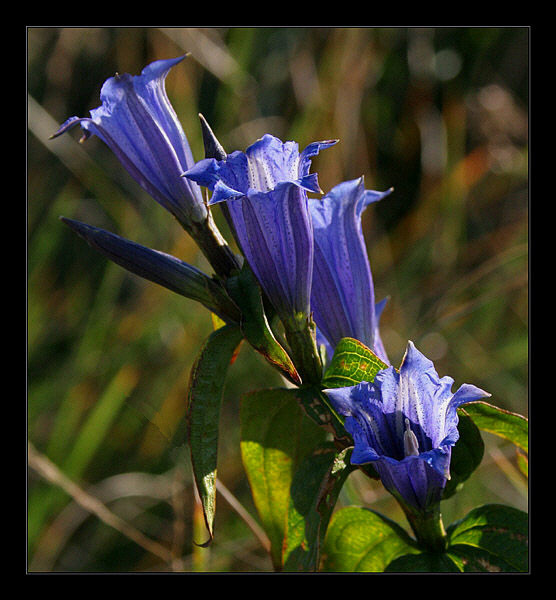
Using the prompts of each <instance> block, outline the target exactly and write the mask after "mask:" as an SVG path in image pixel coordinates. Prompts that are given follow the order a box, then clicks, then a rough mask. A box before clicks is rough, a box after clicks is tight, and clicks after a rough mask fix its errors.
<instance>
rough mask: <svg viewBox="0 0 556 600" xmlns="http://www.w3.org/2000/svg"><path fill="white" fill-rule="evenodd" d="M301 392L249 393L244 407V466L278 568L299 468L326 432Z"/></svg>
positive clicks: (278, 568) (242, 447)
mask: <svg viewBox="0 0 556 600" xmlns="http://www.w3.org/2000/svg"><path fill="white" fill-rule="evenodd" d="M296 391H297V390H294V389H272V390H260V391H256V392H253V393H250V394H247V395H246V396H244V397H243V398H242V403H241V411H240V420H241V455H242V460H243V465H244V467H245V471H246V473H247V478H248V480H249V485H250V487H251V492H252V495H253V501H254V503H255V507H256V508H257V512H258V514H259V517H260V519H261V523H262V526H263V528H264V530H265V531H266V534H267V535H268V537H269V539H270V542H271V558H272V562H273V565H274V568H275V569H277V570H280V569H281V566H282V544H283V540H284V534H285V531H286V526H287V517H288V510H289V504H290V486H291V483H292V480H293V476H294V473H295V471H296V468H297V466H298V465H299V464H300V462H301V461H302V460H303V458H304V457H305V456H307V455H308V454H309V453H310V452H311V451H312V450H313V449H314V448H315V447H316V446H317V445H318V444H319V443H321V442H322V441H323V440H324V436H325V432H324V430H323V429H322V428H319V427H317V426H316V425H315V424H314V423H313V422H312V421H310V420H309V419H307V418H306V416H305V414H304V412H303V410H302V409H301V408H300V406H299V404H298V402H297V398H296Z"/></svg>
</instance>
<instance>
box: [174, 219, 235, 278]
mask: <svg viewBox="0 0 556 600" xmlns="http://www.w3.org/2000/svg"><path fill="white" fill-rule="evenodd" d="M181 225H182V227H183V228H184V229H185V230H186V231H187V232H188V233H189V235H191V237H192V238H193V239H194V240H195V242H196V243H197V245H198V246H199V248H200V250H201V252H202V253H203V254H204V255H205V257H206V258H207V260H208V261H209V263H210V264H211V266H212V268H213V269H214V271H215V273H216V274H217V275H219V276H220V277H224V278H227V277H229V276H230V275H231V273H232V272H233V271H234V270H238V269H240V268H241V265H240V264H239V262H238V259H237V257H236V256H235V254H234V253H233V252H232V250H231V248H230V246H229V245H228V243H227V242H226V240H225V239H224V237H223V236H222V234H221V233H220V230H219V229H218V227H217V226H216V223H215V222H214V219H213V217H212V214H211V213H210V211H209V212H208V215H207V218H206V219H205V220H204V221H202V222H200V223H196V222H191V223H187V224H184V223H181Z"/></svg>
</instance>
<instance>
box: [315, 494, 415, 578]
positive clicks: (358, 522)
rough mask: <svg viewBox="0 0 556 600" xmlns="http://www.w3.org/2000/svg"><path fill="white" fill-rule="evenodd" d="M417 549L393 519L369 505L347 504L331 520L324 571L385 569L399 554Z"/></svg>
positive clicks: (372, 570)
mask: <svg viewBox="0 0 556 600" xmlns="http://www.w3.org/2000/svg"><path fill="white" fill-rule="evenodd" d="M412 552H417V550H416V549H415V548H414V545H413V542H412V540H411V538H410V537H409V536H408V535H407V533H406V532H405V531H404V530H403V529H402V528H401V527H400V526H399V525H398V524H397V523H395V522H394V521H391V520H390V519H388V518H386V517H385V516H383V515H381V514H379V513H377V512H375V511H372V510H370V509H367V508H361V507H358V506H347V507H345V508H342V509H340V510H339V511H337V512H336V513H335V514H334V515H333V517H332V520H331V521H330V525H329V527H328V532H327V534H326V540H325V543H324V550H323V567H322V570H323V571H332V572H349V573H353V572H361V571H365V572H382V571H384V569H385V568H386V567H387V566H388V565H389V564H390V563H391V562H392V561H393V560H394V559H395V558H397V557H398V556H402V555H405V554H410V553H412Z"/></svg>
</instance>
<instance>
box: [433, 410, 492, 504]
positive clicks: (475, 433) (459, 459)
mask: <svg viewBox="0 0 556 600" xmlns="http://www.w3.org/2000/svg"><path fill="white" fill-rule="evenodd" d="M458 431H459V440H458V441H457V442H456V445H455V446H454V447H453V448H452V459H451V461H450V479H449V480H448V482H447V483H446V487H445V488H444V493H443V495H442V498H443V499H444V500H446V499H447V498H450V496H452V495H453V494H454V493H455V492H456V491H457V490H458V489H459V488H460V487H461V486H462V485H463V482H464V481H465V480H466V479H468V478H469V477H470V476H471V474H472V473H473V471H475V469H476V468H477V467H478V466H479V465H480V464H481V460H482V459H483V453H484V450H485V445H484V442H483V438H482V437H481V432H480V431H479V429H478V427H477V426H476V425H475V423H474V422H473V421H472V419H471V418H470V417H468V416H467V415H466V414H465V413H461V412H460V413H459V423H458Z"/></svg>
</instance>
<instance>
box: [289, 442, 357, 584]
mask: <svg viewBox="0 0 556 600" xmlns="http://www.w3.org/2000/svg"><path fill="white" fill-rule="evenodd" d="M350 452H351V449H349V450H347V449H346V450H344V451H343V452H341V453H339V454H338V452H337V451H336V449H335V447H334V445H332V444H329V445H327V446H325V447H321V448H318V449H317V450H316V451H315V452H314V453H313V454H311V455H310V456H308V457H306V458H305V459H304V460H303V461H302V462H301V464H300V465H299V468H298V469H297V470H296V472H295V475H294V478H293V481H292V485H291V494H290V507H289V511H288V520H287V526H286V531H285V536H284V542H283V544H282V563H283V565H284V570H285V571H303V572H307V571H317V570H318V565H319V557H320V547H321V544H322V541H323V539H324V535H325V533H326V528H327V526H328V522H329V520H330V516H331V515H332V511H333V509H334V506H335V504H336V500H337V498H338V494H339V493H340V490H341V488H342V486H343V484H344V482H345V480H346V478H347V476H348V475H349V473H351V471H353V469H354V467H352V466H351V465H350V464H349V460H346V455H347V454H349V453H350Z"/></svg>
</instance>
